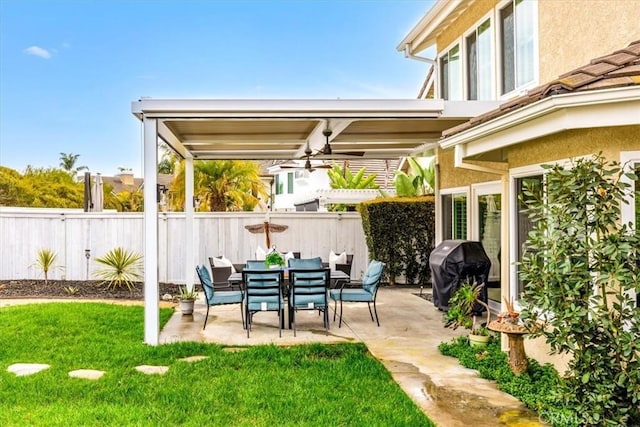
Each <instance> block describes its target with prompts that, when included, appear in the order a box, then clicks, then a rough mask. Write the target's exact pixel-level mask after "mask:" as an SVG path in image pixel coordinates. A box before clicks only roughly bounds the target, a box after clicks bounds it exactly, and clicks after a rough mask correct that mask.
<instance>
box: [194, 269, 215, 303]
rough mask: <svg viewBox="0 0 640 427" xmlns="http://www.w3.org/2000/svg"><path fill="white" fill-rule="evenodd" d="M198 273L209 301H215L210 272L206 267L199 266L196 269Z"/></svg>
mask: <svg viewBox="0 0 640 427" xmlns="http://www.w3.org/2000/svg"><path fill="white" fill-rule="evenodd" d="M196 270H197V272H198V277H199V278H200V283H201V284H202V288H203V289H204V293H205V295H206V297H207V301H212V300H213V293H214V289H213V282H212V281H211V275H209V270H207V267H205V266H204V265H199V266H197V267H196Z"/></svg>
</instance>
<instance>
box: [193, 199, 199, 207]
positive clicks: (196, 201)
mask: <svg viewBox="0 0 640 427" xmlns="http://www.w3.org/2000/svg"><path fill="white" fill-rule="evenodd" d="M199 207H200V197H197V196H196V197H194V198H193V208H194V209H198V208H199Z"/></svg>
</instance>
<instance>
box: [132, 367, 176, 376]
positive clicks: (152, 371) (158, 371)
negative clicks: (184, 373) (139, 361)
mask: <svg viewBox="0 0 640 427" xmlns="http://www.w3.org/2000/svg"><path fill="white" fill-rule="evenodd" d="M136 371H138V372H142V373H143V374H147V375H164V374H166V373H167V371H169V367H168V366H153V365H140V366H136Z"/></svg>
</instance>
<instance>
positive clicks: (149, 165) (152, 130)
mask: <svg viewBox="0 0 640 427" xmlns="http://www.w3.org/2000/svg"><path fill="white" fill-rule="evenodd" d="M143 124H144V130H143V143H144V149H143V160H144V162H143V164H144V172H143V179H144V342H145V343H146V344H149V345H158V339H159V336H160V301H159V299H160V298H159V290H158V203H157V200H156V197H157V187H156V185H157V183H158V177H157V164H158V143H157V141H158V123H157V120H156V119H148V118H146V117H145V118H144V120H143Z"/></svg>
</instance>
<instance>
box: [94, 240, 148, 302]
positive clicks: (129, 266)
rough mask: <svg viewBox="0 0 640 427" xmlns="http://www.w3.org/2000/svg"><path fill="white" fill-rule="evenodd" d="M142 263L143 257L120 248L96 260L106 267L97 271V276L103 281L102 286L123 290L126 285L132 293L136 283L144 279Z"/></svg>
mask: <svg viewBox="0 0 640 427" xmlns="http://www.w3.org/2000/svg"><path fill="white" fill-rule="evenodd" d="M141 261H142V255H140V254H138V253H135V252H129V251H127V250H126V249H123V248H120V247H118V248H115V249H112V250H110V251H109V252H107V253H106V254H105V255H104V256H103V257H100V258H96V262H99V263H100V264H102V265H103V266H104V267H103V268H101V269H100V270H98V271H96V273H95V276H96V277H97V278H99V279H102V280H103V282H102V284H106V286H107V288H121V287H122V286H123V285H124V286H126V287H127V289H129V290H130V291H132V290H133V288H134V282H136V281H139V280H140V279H142V273H141V267H142V262H141Z"/></svg>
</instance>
